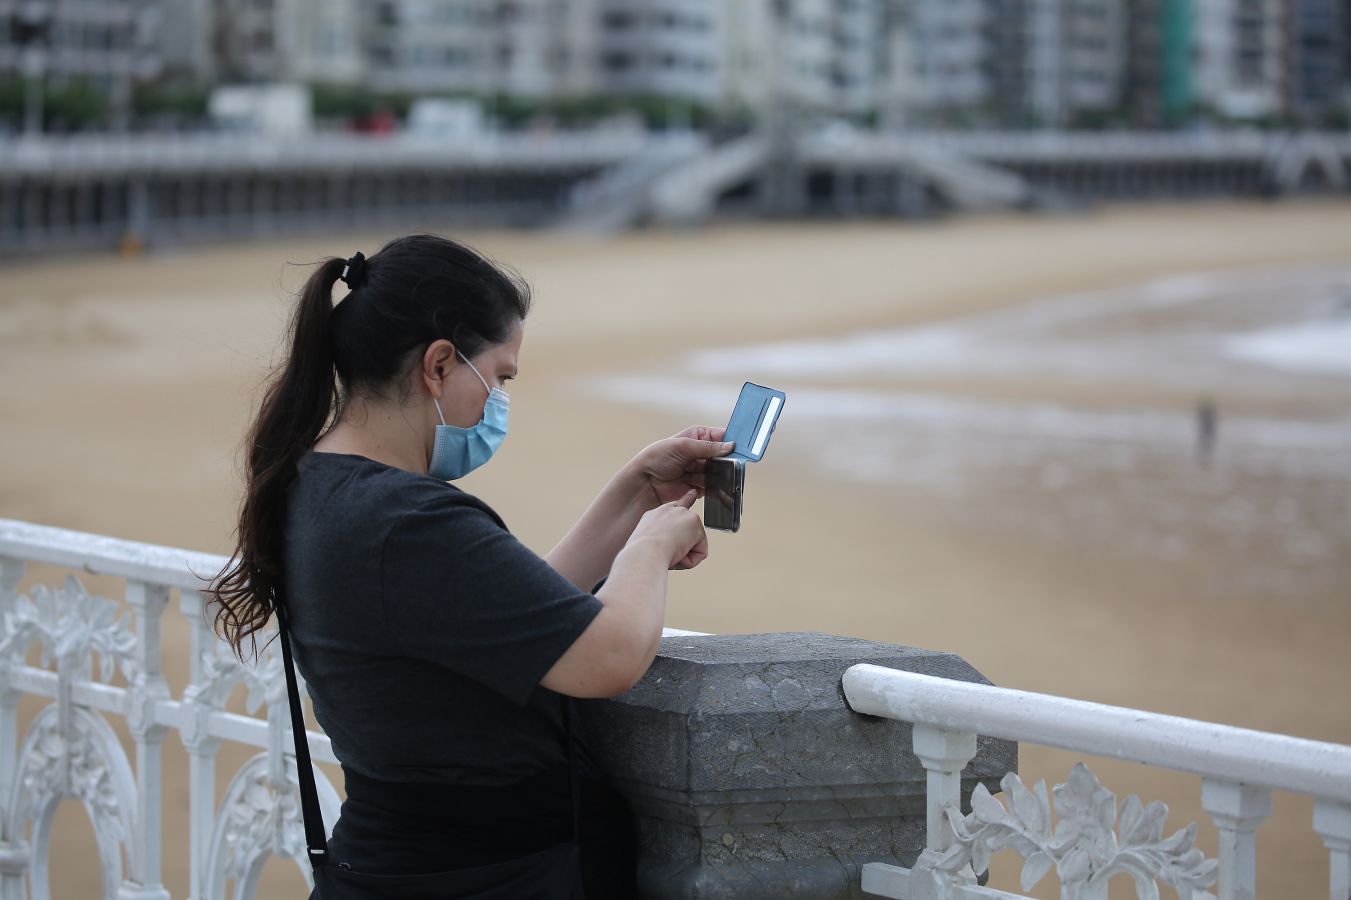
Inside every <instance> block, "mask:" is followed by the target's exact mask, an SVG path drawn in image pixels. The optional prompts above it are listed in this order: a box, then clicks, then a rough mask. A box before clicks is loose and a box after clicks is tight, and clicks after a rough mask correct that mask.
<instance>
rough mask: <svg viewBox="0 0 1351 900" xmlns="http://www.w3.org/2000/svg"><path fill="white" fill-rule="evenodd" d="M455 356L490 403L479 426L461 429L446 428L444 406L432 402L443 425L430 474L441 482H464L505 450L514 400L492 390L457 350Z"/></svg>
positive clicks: (439, 429) (437, 437) (439, 426)
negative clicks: (476, 379)
mask: <svg viewBox="0 0 1351 900" xmlns="http://www.w3.org/2000/svg"><path fill="white" fill-rule="evenodd" d="M455 352H456V353H459V355H460V359H463V360H464V361H465V364H466V365H468V366H469V368H471V369H473V370H474V374H475V375H478V380H479V381H482V382H483V387H484V390H486V391H487V392H488V400H487V402H486V403H485V404H484V406H483V418H482V419H480V420H479V423H478V424H477V425H475V426H474V427H472V428H458V427H456V426H454V425H447V424H446V417H445V416H444V415H442V414H441V404H440V403H437V402H436V398H435V397H433V398H432V403H433V404H434V405H435V406H436V414H437V415H438V416H440V418H441V424H440V425H437V426H436V436H435V438H433V440H432V461H431V464H430V465H428V466H427V474H428V475H431V476H432V477H433V478H439V479H441V480H442V481H453V480H454V479H456V478H463V477H464V476H465V475H468V474H469V473H470V472H472V471H474V470H475V469H477V468H478V467H479V466H481V465H483V464H484V463H486V462H487V461H488V460H490V459H492V456H493V454H494V453H496V452H497V448H498V447H500V446H502V441H503V440H505V439H506V436H507V410H508V407H509V406H510V405H511V398H510V397H508V396H507V392H506V391H504V390H502V389H501V388H495V387H489V385H488V382H487V381H484V379H483V376H482V375H481V374H480V373H479V370H478V369H476V368H474V364H473V363H471V362H469V360H468V359H467V358H466V357H465V355H464V354H463V353H460V352H459V351H458V350H457V351H455Z"/></svg>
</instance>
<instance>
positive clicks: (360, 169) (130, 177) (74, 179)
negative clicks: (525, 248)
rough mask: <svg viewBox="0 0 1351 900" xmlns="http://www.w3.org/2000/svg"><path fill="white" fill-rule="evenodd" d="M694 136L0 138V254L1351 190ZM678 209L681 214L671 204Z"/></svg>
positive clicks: (1317, 170)
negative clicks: (396, 228)
mask: <svg viewBox="0 0 1351 900" xmlns="http://www.w3.org/2000/svg"><path fill="white" fill-rule="evenodd" d="M782 140H786V141H787V142H788V146H778V145H776V144H775V143H774V141H772V140H770V139H769V138H766V137H764V136H761V135H755V136H751V137H745V138H741V139H739V140H732V141H730V142H728V143H726V144H722V145H716V144H713V143H711V142H710V141H709V140H708V139H707V138H706V137H704V136H703V135H701V134H698V133H694V132H670V133H644V132H638V131H616V132H594V133H589V132H557V133H541V134H530V133H524V134H522V133H491V132H485V133H484V134H482V135H479V136H476V137H467V138H466V137H459V138H455V139H450V138H440V137H429V136H426V135H399V136H383V137H369V136H366V137H363V136H357V135H319V136H314V137H310V138H305V139H290V140H282V139H276V138H266V137H259V136H239V135H227V134H214V135H213V134H203V135H193V136H186V135H171V136H167V137H161V136H110V135H100V136H87V137H85V136H76V137H68V138H61V139H43V138H20V139H11V140H5V141H0V254H6V253H8V254H13V253H18V252H31V251H46V250H74V249H82V248H85V249H87V248H113V247H122V248H123V249H124V250H127V249H129V250H135V249H139V248H140V247H142V246H145V245H148V244H162V243H176V242H183V241H192V240H210V239H219V238H226V237H232V236H260V235H268V234H276V233H285V232H297V231H316V230H332V229H334V228H342V227H370V226H377V225H380V224H382V223H386V222H397V223H399V224H400V225H401V226H403V227H407V226H408V225H409V223H410V220H412V221H423V222H428V223H433V224H467V223H472V224H496V225H516V226H538V225H542V224H559V223H564V224H566V223H571V224H575V225H581V226H583V227H592V228H595V229H598V230H602V231H604V230H615V229H617V228H623V227H629V226H631V225H634V224H639V223H641V222H644V221H648V220H657V221H664V222H668V223H674V224H698V223H699V222H702V221H705V220H707V219H708V218H709V217H711V216H713V215H716V214H717V213H718V212H719V211H723V210H735V211H739V212H741V213H743V214H744V213H746V212H749V213H750V214H757V215H771V214H772V215H785V214H787V215H796V214H802V215H807V214H811V215H821V214H828V215H838V216H858V215H868V216H877V215H894V216H924V215H930V214H933V213H935V212H943V211H946V210H952V209H957V210H960V209H980V208H1004V207H1057V206H1064V205H1077V204H1082V203H1087V202H1094V201H1099V200H1132V199H1146V198H1150V199H1163V198H1194V197H1245V196H1272V195H1279V194H1286V193H1296V192H1318V193H1345V192H1346V191H1347V188H1348V184H1349V183H1351V177H1349V176H1348V164H1349V163H1351V136H1347V135H1346V134H1342V133H1299V134H1288V133H1274V132H1273V133H1267V132H1233V131H1216V132H1196V133H1185V132H1184V133H1157V134H1141V133H1125V132H1121V133H1111V132H1109V133H1077V132H1076V133H1071V132H1009V133H1000V132H992V133H921V132H906V133H901V134H888V133H877V132H870V131H861V130H854V129H836V130H834V131H831V130H826V131H822V132H817V133H811V134H799V135H795V136H790V137H787V138H783V139H782ZM673 198H674V199H673Z"/></svg>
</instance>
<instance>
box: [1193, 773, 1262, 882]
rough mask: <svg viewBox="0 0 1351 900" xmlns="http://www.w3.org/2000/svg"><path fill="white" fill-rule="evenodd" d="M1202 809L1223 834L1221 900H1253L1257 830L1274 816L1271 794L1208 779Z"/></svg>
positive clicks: (1245, 785)
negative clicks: (1270, 816) (1272, 814)
mask: <svg viewBox="0 0 1351 900" xmlns="http://www.w3.org/2000/svg"><path fill="white" fill-rule="evenodd" d="M1201 806H1202V807H1203V808H1204V809H1205V811H1206V812H1208V813H1210V818H1211V819H1212V820H1214V822H1215V827H1216V828H1218V829H1219V832H1220V855H1219V859H1220V900H1254V898H1255V897H1256V894H1257V827H1258V826H1259V825H1261V824H1262V820H1263V819H1265V818H1266V817H1267V816H1269V815H1271V791H1269V790H1268V789H1266V788H1262V787H1254V786H1253V785H1249V784H1240V783H1238V782H1234V781H1219V780H1216V779H1212V778H1207V779H1205V780H1203V781H1202V782H1201Z"/></svg>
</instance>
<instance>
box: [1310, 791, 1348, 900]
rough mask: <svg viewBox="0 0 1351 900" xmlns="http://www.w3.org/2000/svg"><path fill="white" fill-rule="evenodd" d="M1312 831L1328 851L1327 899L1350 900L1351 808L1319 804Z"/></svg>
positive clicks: (1316, 804) (1328, 801)
mask: <svg viewBox="0 0 1351 900" xmlns="http://www.w3.org/2000/svg"><path fill="white" fill-rule="evenodd" d="M1313 827H1314V831H1317V832H1318V836H1319V837H1321V838H1322V839H1323V845H1324V846H1325V847H1327V848H1328V852H1329V854H1331V857H1330V859H1329V863H1328V865H1329V873H1328V896H1329V897H1330V898H1331V900H1351V804H1348V803H1336V802H1334V801H1332V800H1316V801H1314V805H1313Z"/></svg>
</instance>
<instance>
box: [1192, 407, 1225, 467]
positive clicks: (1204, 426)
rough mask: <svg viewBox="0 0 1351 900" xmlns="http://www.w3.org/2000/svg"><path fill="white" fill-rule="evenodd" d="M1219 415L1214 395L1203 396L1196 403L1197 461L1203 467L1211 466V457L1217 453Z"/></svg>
mask: <svg viewBox="0 0 1351 900" xmlns="http://www.w3.org/2000/svg"><path fill="white" fill-rule="evenodd" d="M1219 415H1220V414H1219V409H1218V408H1217V407H1216V406H1215V400H1214V398H1213V397H1210V396H1205V397H1202V398H1201V400H1200V402H1198V403H1197V404H1196V461H1197V462H1198V463H1200V464H1201V465H1202V466H1203V467H1209V466H1210V460H1211V457H1213V456H1214V454H1215V442H1216V440H1217V439H1218V429H1219Z"/></svg>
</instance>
